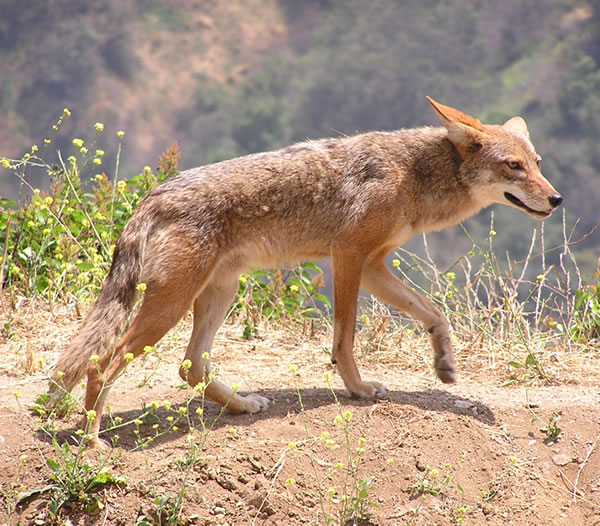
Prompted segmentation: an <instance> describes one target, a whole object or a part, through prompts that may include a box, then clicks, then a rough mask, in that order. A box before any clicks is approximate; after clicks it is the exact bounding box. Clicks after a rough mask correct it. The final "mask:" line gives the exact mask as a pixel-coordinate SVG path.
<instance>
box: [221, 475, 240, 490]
mask: <svg viewBox="0 0 600 526" xmlns="http://www.w3.org/2000/svg"><path fill="white" fill-rule="evenodd" d="M216 480H217V484H218V485H219V486H221V487H222V488H223V489H227V490H229V491H235V490H236V489H237V484H236V483H235V482H234V481H233V480H231V479H230V478H229V477H224V476H220V477H217V478H216Z"/></svg>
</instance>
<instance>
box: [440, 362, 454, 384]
mask: <svg viewBox="0 0 600 526" xmlns="http://www.w3.org/2000/svg"><path fill="white" fill-rule="evenodd" d="M435 372H436V374H437V376H438V378H439V379H440V380H441V381H442V382H444V383H445V384H453V383H455V382H456V365H454V359H453V358H452V356H449V357H448V356H446V357H442V358H439V359H437V360H436V361H435Z"/></svg>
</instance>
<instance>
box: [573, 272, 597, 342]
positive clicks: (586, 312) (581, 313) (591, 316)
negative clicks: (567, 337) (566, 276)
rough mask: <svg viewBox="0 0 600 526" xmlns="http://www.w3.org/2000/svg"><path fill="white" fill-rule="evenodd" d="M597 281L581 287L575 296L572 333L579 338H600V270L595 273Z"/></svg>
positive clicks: (584, 339)
mask: <svg viewBox="0 0 600 526" xmlns="http://www.w3.org/2000/svg"><path fill="white" fill-rule="evenodd" d="M594 278H595V279H596V283H595V284H593V285H587V286H586V287H582V288H579V289H577V290H576V291H575V297H574V298H573V308H574V321H575V323H574V324H573V325H572V327H571V334H572V336H573V337H574V338H576V339H577V340H583V341H588V340H589V339H591V338H596V339H598V338H600V286H599V283H598V280H599V278H600V272H596V273H595V274H594Z"/></svg>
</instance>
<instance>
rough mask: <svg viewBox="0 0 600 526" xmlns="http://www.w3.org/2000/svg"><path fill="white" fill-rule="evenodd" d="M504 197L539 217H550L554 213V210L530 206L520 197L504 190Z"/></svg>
mask: <svg viewBox="0 0 600 526" xmlns="http://www.w3.org/2000/svg"><path fill="white" fill-rule="evenodd" d="M504 197H506V199H507V201H510V202H511V203H512V204H513V205H516V206H518V207H519V208H522V209H523V210H525V212H527V213H529V214H531V215H534V216H538V217H548V216H549V215H550V214H551V213H552V210H534V209H533V208H530V207H528V206H527V205H526V204H525V203H524V202H523V201H521V200H520V199H519V198H518V197H515V196H514V195H512V194H509V193H508V192H504Z"/></svg>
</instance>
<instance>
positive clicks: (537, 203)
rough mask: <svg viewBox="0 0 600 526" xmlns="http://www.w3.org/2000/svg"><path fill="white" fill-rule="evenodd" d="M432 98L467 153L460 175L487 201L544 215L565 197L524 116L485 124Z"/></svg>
mask: <svg viewBox="0 0 600 526" xmlns="http://www.w3.org/2000/svg"><path fill="white" fill-rule="evenodd" d="M427 100H428V101H429V103H430V104H431V105H432V106H433V108H434V109H435V111H436V113H437V114H438V117H439V118H440V120H441V121H442V123H443V124H444V126H445V127H446V129H447V130H448V139H449V140H450V141H451V142H452V144H453V145H454V146H455V148H456V149H457V151H458V153H459V155H460V157H461V158H462V161H463V162H462V166H461V172H460V173H461V176H463V177H464V178H465V180H466V181H467V182H468V183H469V184H470V187H471V191H472V194H473V197H474V198H475V199H477V200H480V201H481V203H482V205H483V206H486V205H489V204H492V203H501V204H505V205H508V206H512V207H514V208H520V209H521V210H524V211H525V212H527V213H528V214H529V215H531V216H533V217H535V218H536V219H545V218H546V217H548V216H550V214H551V213H552V211H553V210H554V209H555V208H556V207H558V206H559V205H560V204H561V203H562V200H563V199H562V197H561V196H560V194H559V193H558V192H557V191H556V190H555V189H554V187H553V186H552V185H551V184H550V183H549V182H548V181H547V180H546V179H545V178H544V176H543V175H542V173H541V172H540V162H541V157H540V156H539V155H538V154H537V153H536V151H535V148H534V147H533V144H532V143H531V141H530V140H529V132H528V130H527V125H526V124H525V121H524V120H523V119H522V118H521V117H513V118H512V119H510V120H508V121H507V122H505V123H504V124H503V125H502V126H498V125H488V124H482V123H481V122H480V121H479V120H478V119H475V118H473V117H471V116H469V115H466V114H464V113H462V112H460V111H458V110H456V109H454V108H451V107H449V106H444V105H443V104H439V103H438V102H436V101H434V100H433V99H431V98H430V97H427Z"/></svg>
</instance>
